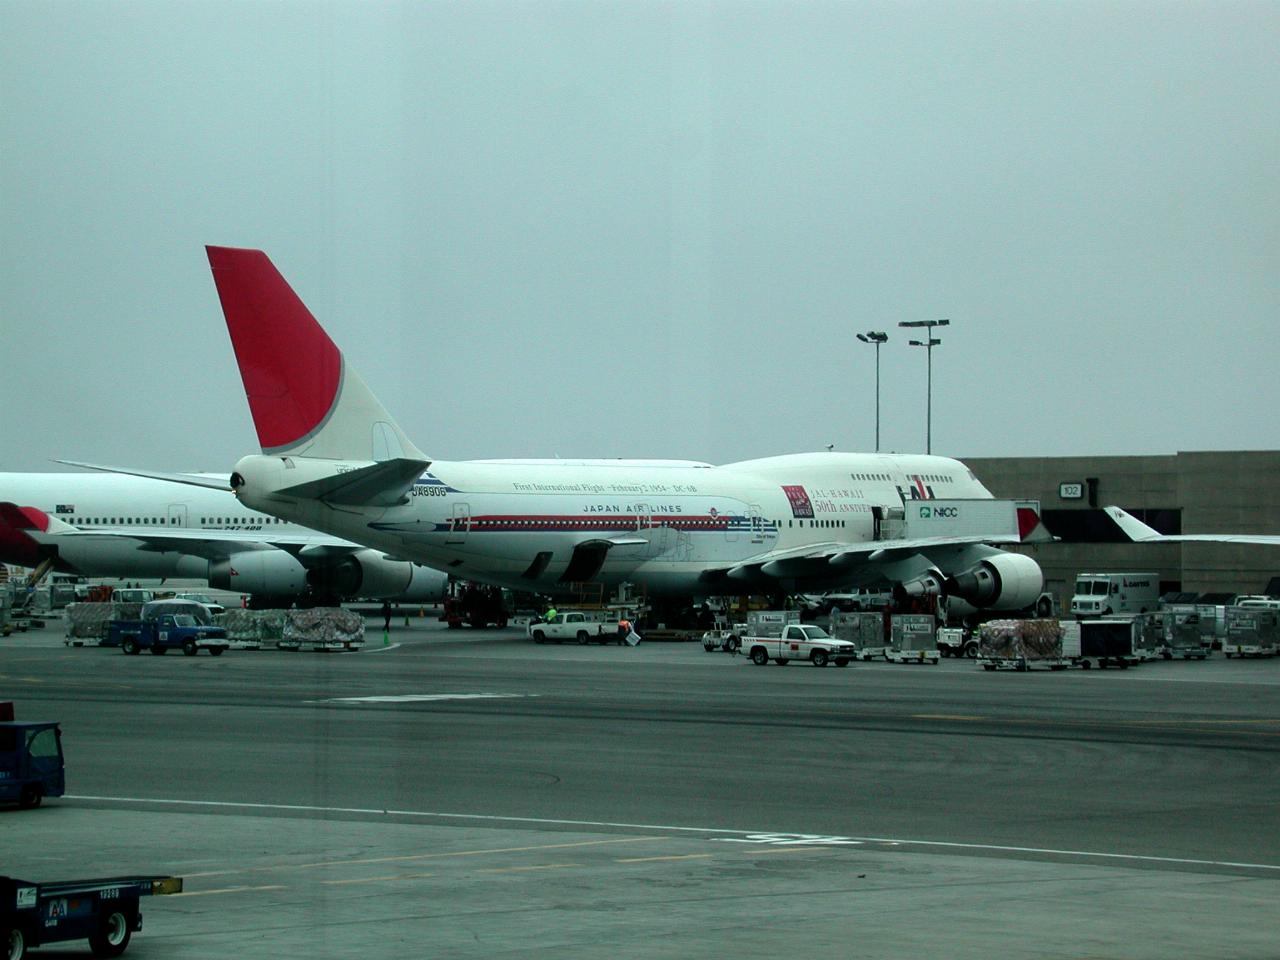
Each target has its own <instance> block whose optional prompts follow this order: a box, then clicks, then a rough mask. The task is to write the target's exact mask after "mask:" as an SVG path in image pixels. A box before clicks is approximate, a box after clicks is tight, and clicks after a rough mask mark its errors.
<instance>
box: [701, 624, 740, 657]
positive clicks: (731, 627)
mask: <svg viewBox="0 0 1280 960" xmlns="http://www.w3.org/2000/svg"><path fill="white" fill-rule="evenodd" d="M746 632H747V625H746V624H745V623H736V624H735V623H728V622H726V621H723V620H720V621H717V622H716V625H715V626H714V627H712V628H711V629H710V630H707V631H705V632H704V633H703V634H702V649H703V650H705V651H707V653H715V652H716V651H717V650H723V651H724V652H725V653H737V652H738V651H739V650H740V649H741V648H742V635H743V634H744V633H746Z"/></svg>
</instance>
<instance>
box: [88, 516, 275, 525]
mask: <svg viewBox="0 0 1280 960" xmlns="http://www.w3.org/2000/svg"><path fill="white" fill-rule="evenodd" d="M76 522H77V523H80V524H84V525H86V526H87V525H92V524H99V525H101V526H121V525H128V526H135V527H148V526H171V527H176V526H178V525H179V523H178V518H177V517H80V518H78V519H77V520H76ZM200 522H201V523H202V524H206V523H255V524H261V523H284V521H283V520H281V519H280V518H279V517H201V518H200Z"/></svg>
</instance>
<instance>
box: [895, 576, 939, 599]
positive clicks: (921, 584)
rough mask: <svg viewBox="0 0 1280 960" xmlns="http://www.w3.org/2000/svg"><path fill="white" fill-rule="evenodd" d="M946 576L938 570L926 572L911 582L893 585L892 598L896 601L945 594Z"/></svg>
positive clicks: (906, 581) (905, 581)
mask: <svg viewBox="0 0 1280 960" xmlns="http://www.w3.org/2000/svg"><path fill="white" fill-rule="evenodd" d="M946 579H947V578H946V575H945V574H943V573H942V571H940V570H928V571H926V572H925V573H923V574H921V575H920V576H918V577H916V578H914V579H912V580H903V581H902V582H901V583H896V584H894V587H893V598H894V599H895V600H898V601H902V600H905V599H906V598H908V597H928V596H938V595H940V594H944V593H946V586H945V585H946Z"/></svg>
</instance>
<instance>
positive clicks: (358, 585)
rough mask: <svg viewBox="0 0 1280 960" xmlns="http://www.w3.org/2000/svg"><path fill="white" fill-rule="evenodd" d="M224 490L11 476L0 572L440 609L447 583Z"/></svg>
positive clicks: (0, 492) (2, 484) (6, 480)
mask: <svg viewBox="0 0 1280 960" xmlns="http://www.w3.org/2000/svg"><path fill="white" fill-rule="evenodd" d="M190 479H191V480H193V481H196V480H199V481H202V482H204V483H209V484H216V485H217V486H219V487H221V488H222V489H221V490H207V489H193V488H192V487H188V488H187V489H186V490H179V489H178V488H176V487H174V486H173V485H172V484H170V483H163V482H160V481H158V480H153V479H145V478H138V477H127V476H113V475H109V474H106V475H104V474H77V473H0V499H2V500H3V501H4V502H0V562H5V563H15V564H21V565H23V566H27V567H38V566H40V565H41V564H44V563H48V564H50V565H51V566H52V568H53V569H54V570H58V571H62V572H67V573H78V574H81V575H84V576H89V577H122V578H132V577H139V578H161V579H168V578H174V577H177V578H183V579H200V580H207V581H208V582H209V584H210V585H211V586H213V587H217V588H219V589H223V590H234V591H236V592H237V593H248V594H254V595H255V596H259V597H272V598H276V599H277V600H291V599H298V598H302V597H304V596H312V597H317V598H351V597H367V598H377V599H391V600H404V601H407V602H413V603H433V602H435V601H437V600H439V599H441V597H442V596H443V594H444V588H445V581H446V579H447V578H446V576H445V575H444V574H443V573H441V572H439V571H437V570H432V569H430V568H428V567H421V566H417V565H415V564H412V563H408V562H406V561H402V560H394V559H388V558H386V557H385V556H383V555H382V554H381V553H380V552H378V551H376V550H370V549H368V548H365V547H361V546H358V545H356V544H354V543H350V542H348V541H345V540H340V539H338V538H337V537H333V536H329V535H327V534H321V533H317V532H316V531H314V530H306V529H303V528H302V527H299V526H297V525H295V524H292V523H286V522H284V521H282V520H280V519H279V518H277V517H269V516H266V515H264V514H261V513H258V512H256V511H253V510H250V509H248V508H246V507H245V506H244V505H243V504H241V503H239V502H238V501H237V500H236V499H235V498H234V497H232V496H230V495H229V494H228V492H227V487H226V481H225V480H217V479H214V478H212V477H210V476H208V475H203V476H201V475H192V476H191V477H190Z"/></svg>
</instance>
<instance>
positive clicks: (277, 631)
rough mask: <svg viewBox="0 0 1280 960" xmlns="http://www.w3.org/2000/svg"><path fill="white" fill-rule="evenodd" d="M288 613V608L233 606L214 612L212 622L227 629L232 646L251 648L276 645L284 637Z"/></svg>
mask: <svg viewBox="0 0 1280 960" xmlns="http://www.w3.org/2000/svg"><path fill="white" fill-rule="evenodd" d="M288 615H289V611H288V610H250V609H248V608H245V607H233V608H232V609H230V610H225V611H223V612H222V613H215V614H214V615H213V622H214V623H216V624H217V625H218V626H220V627H222V629H224V630H226V631H227V640H229V641H230V642H231V646H232V647H244V648H245V649H249V650H253V649H261V648H262V647H264V646H265V647H278V646H279V645H280V641H281V639H283V637H284V623H285V618H286V617H288ZM295 649H296V646H295Z"/></svg>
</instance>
